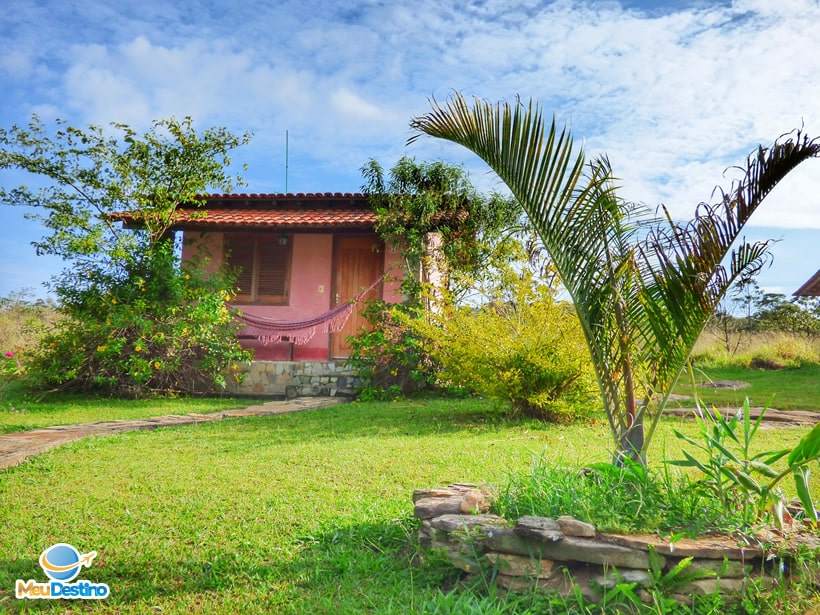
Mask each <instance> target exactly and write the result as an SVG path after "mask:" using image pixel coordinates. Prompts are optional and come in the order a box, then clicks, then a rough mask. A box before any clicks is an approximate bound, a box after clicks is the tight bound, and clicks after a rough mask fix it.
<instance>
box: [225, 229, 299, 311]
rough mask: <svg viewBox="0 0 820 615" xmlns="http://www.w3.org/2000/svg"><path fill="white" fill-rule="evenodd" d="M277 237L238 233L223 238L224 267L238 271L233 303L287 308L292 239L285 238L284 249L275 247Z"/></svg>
mask: <svg viewBox="0 0 820 615" xmlns="http://www.w3.org/2000/svg"><path fill="white" fill-rule="evenodd" d="M280 237H281V235H274V234H270V235H251V234H247V235H246V234H238V233H234V234H230V235H226V236H225V253H226V255H227V263H228V265H229V266H230V267H232V268H234V269H239V270H240V272H239V275H238V277H237V279H236V298H235V299H234V300H235V301H236V302H239V303H267V304H279V305H282V304H287V302H288V294H289V289H290V254H291V245H292V243H293V237H292V236H288V237H287V239H288V240H287V242H286V245H284V246H282V245H280V244H279V239H280Z"/></svg>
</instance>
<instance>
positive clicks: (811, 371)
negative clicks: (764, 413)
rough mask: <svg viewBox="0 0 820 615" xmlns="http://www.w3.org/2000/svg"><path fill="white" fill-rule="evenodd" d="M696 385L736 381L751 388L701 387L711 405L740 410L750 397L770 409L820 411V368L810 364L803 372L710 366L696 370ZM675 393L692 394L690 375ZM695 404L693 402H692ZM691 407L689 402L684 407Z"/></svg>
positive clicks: (682, 377)
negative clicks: (746, 383) (698, 383)
mask: <svg viewBox="0 0 820 615" xmlns="http://www.w3.org/2000/svg"><path fill="white" fill-rule="evenodd" d="M695 380H696V382H709V381H712V382H714V381H717V380H735V381H741V382H748V383H749V384H750V385H751V386H749V387H747V388H744V389H737V390H727V389H723V390H716V389H709V388H704V387H698V389H697V391H698V395H699V396H700V398H701V400H702V401H704V402H705V403H707V404H709V405H715V406H721V407H723V406H733V407H740V406H742V405H743V400H744V399H745V398H746V397H748V398H749V401H750V402H751V405H752V406H769V407H771V408H777V409H778V410H815V411H818V412H820V365H818V364H808V365H804V366H803V367H801V368H799V369H780V370H765V369H746V368H742V367H709V368H703V369H696V370H695ZM674 392H675V393H679V394H681V395H690V396H691V395H692V385H691V383H690V381H689V376H688V375H687V374H684V375H683V376H681V379H680V381H679V382H678V386H677V387H676V388H675V391H674ZM689 403H690V404H691V402H689ZM686 405H687V402H686V401H682V402H680V406H681V407H684V406H686Z"/></svg>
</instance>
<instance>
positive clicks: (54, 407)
mask: <svg viewBox="0 0 820 615" xmlns="http://www.w3.org/2000/svg"><path fill="white" fill-rule="evenodd" d="M257 401H259V400H254V399H247V398H232V397H207V398H178V399H174V398H157V399H114V398H108V397H89V396H87V395H70V394H65V393H62V394H56V393H51V394H37V395H35V394H30V393H26V392H25V391H24V390H23V389H22V388H21V387H20V385H19V384H18V383H16V382H4V381H3V380H2V379H0V434H2V433H12V432H15V431H25V430H27V429H36V428H38V427H50V426H52V425H70V424H74V423H91V422H94V421H113V420H117V419H144V418H149V417H152V416H161V415H163V414H190V413H192V412H201V413H206V412H217V411H219V410H231V409H234V408H244V407H246V406H249V405H251V404H253V403H256V402H257Z"/></svg>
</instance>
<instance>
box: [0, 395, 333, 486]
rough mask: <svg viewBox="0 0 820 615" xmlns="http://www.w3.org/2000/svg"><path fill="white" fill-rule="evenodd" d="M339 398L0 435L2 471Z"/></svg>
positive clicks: (310, 407)
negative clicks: (125, 438) (51, 454)
mask: <svg viewBox="0 0 820 615" xmlns="http://www.w3.org/2000/svg"><path fill="white" fill-rule="evenodd" d="M346 401H347V400H346V399H344V398H339V397H297V398H295V399H289V400H287V401H269V402H266V403H264V404H259V405H256V406H249V407H247V408H238V409H236V410H222V411H220V412H213V413H208V414H184V415H177V414H168V415H165V416H155V417H151V418H147V419H123V420H118V421H99V422H95V423H78V424H76V425H57V426H54V427H43V428H42V429H32V430H30V431H19V432H16V433H10V434H2V435H0V470H2V469H3V468H8V467H11V466H15V465H18V464H20V463H22V462H23V461H25V460H26V459H28V458H29V457H33V456H35V455H39V454H40V453H43V452H45V451H47V450H49V449H52V448H55V447H57V446H60V445H61V444H65V443H66V442H71V441H73V440H80V439H82V438H87V437H89V436H107V435H111V434H116V433H121V432H124V431H144V430H149V429H159V428H160V427H175V426H178V425H194V424H196V423H213V422H215V421H221V420H223V419H228V418H244V417H248V416H269V415H272V414H287V413H290V412H303V411H305V410H315V409H317V408H327V407H329V406H335V405H337V404H342V403H346Z"/></svg>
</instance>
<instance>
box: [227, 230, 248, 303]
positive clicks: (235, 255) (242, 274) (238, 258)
mask: <svg viewBox="0 0 820 615" xmlns="http://www.w3.org/2000/svg"><path fill="white" fill-rule="evenodd" d="M253 243H254V242H253V241H248V240H247V239H245V240H243V239H242V238H241V237H236V236H234V237H228V238H226V239H225V253H226V254H227V256H228V265H229V266H230V267H231V268H232V269H237V270H239V275H238V276H237V278H236V297H235V299H234V301H242V302H251V301H253V300H254V288H253V270H254V266H253V265H254V247H253Z"/></svg>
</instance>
